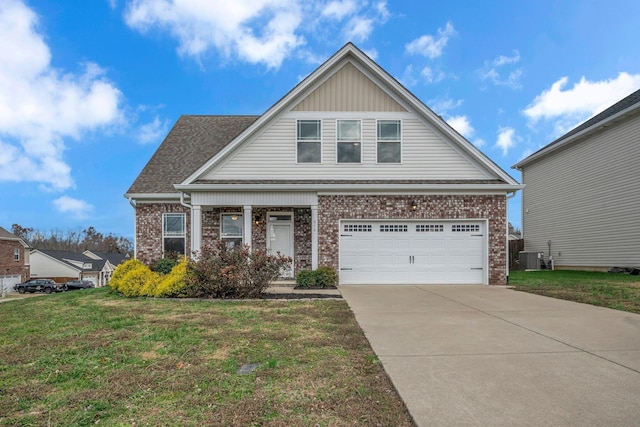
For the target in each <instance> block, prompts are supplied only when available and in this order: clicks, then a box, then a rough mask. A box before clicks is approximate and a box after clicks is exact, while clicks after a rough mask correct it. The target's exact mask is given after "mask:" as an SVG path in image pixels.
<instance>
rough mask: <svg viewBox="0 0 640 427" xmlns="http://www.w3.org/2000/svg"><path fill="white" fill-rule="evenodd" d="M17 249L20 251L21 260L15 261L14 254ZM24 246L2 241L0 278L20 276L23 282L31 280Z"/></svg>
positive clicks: (0, 245) (14, 242)
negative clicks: (25, 262)
mask: <svg viewBox="0 0 640 427" xmlns="http://www.w3.org/2000/svg"><path fill="white" fill-rule="evenodd" d="M15 249H19V250H20V260H19V261H14V259H13V252H14V250H15ZM25 250H27V251H28V249H25V247H24V246H22V244H21V243H20V242H18V241H15V240H0V276H5V275H8V276H14V275H18V274H19V275H20V279H21V281H23V282H26V281H27V280H29V278H30V276H29V267H28V266H26V265H24V257H25V255H24V252H25Z"/></svg>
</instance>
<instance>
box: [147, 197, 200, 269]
mask: <svg viewBox="0 0 640 427" xmlns="http://www.w3.org/2000/svg"><path fill="white" fill-rule="evenodd" d="M163 213H184V214H186V224H185V227H186V234H187V235H186V242H185V252H186V253H187V254H190V253H191V239H190V233H189V230H191V210H190V209H188V208H186V207H184V206H182V205H181V204H179V203H138V205H136V258H137V259H139V260H140V261H142V262H144V263H145V264H149V265H150V264H152V263H154V262H156V261H158V260H159V259H161V258H162V214H163Z"/></svg>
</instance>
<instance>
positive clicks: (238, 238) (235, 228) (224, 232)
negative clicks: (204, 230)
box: [220, 213, 244, 249]
mask: <svg viewBox="0 0 640 427" xmlns="http://www.w3.org/2000/svg"><path fill="white" fill-rule="evenodd" d="M243 224H244V221H243V220H242V214H239V213H223V214H222V215H220V238H221V239H222V240H223V241H224V242H225V243H226V244H227V247H229V248H232V249H233V248H235V247H236V246H237V247H241V246H242V230H243Z"/></svg>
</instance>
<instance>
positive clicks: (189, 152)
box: [127, 116, 259, 194]
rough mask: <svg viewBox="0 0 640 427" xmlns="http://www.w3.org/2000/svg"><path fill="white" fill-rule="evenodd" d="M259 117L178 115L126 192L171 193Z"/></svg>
mask: <svg viewBox="0 0 640 427" xmlns="http://www.w3.org/2000/svg"><path fill="white" fill-rule="evenodd" d="M258 117H259V116H181V117H180V118H179V119H178V121H177V122H176V124H175V125H174V126H173V128H172V129H171V131H170V132H169V134H168V135H167V137H166V138H165V139H164V141H163V142H162V144H160V147H158V149H157V150H156V152H155V153H154V155H153V156H152V157H151V159H150V160H149V162H148V163H147V165H146V166H145V167H144V169H142V172H140V175H138V177H137V178H136V180H135V181H134V182H133V184H132V185H131V188H129V191H127V193H129V194H132V193H175V192H176V190H175V189H174V188H173V184H179V183H180V182H182V181H184V180H185V179H186V178H187V177H188V176H189V175H191V174H192V173H193V172H195V171H196V170H197V169H198V168H199V167H200V166H202V165H203V164H205V163H206V162H207V161H208V160H209V159H210V158H211V157H213V156H215V155H216V154H217V153H218V152H219V151H220V150H222V149H223V148H224V147H225V146H226V145H227V144H229V143H230V142H231V141H232V140H233V139H234V138H235V137H236V136H238V135H239V134H240V133H241V132H242V131H243V130H245V129H246V128H247V127H249V125H251V124H252V123H253V122H255V121H256V120H257V119H258Z"/></svg>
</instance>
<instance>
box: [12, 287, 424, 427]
mask: <svg viewBox="0 0 640 427" xmlns="http://www.w3.org/2000/svg"><path fill="white" fill-rule="evenodd" d="M0 318H1V319H2V333H1V334H0V401H1V402H2V404H1V405H0V425H20V426H42V425H50V426H85V425H103V426H131V425H136V426H157V425H162V426H184V425H193V426H200V425H207V426H210V425H211V426H212V425H224V426H258V425H260V426H299V425H301V426H307V425H308V426H316V425H318V426H354V425H382V426H390V425H393V426H411V425H413V424H412V421H411V418H410V416H409V414H408V412H407V411H406V408H405V407H404V404H403V402H402V401H401V400H400V398H399V397H398V395H397V393H396V391H395V389H394V388H393V385H392V384H391V382H390V380H389V378H388V377H387V375H386V374H385V372H384V370H383V368H382V365H381V363H380V361H379V360H378V359H377V357H376V356H375V354H374V353H373V351H372V350H371V347H370V346H369V343H368V342H367V340H366V338H365V336H364V334H363V332H362V330H361V329H360V328H359V326H358V324H357V323H356V321H355V318H354V316H353V313H351V311H350V310H349V308H348V306H347V304H346V303H345V302H344V301H340V300H318V301H281V300H280V301H246V302H220V301H185V300H162V299H143V298H140V299H129V298H123V297H120V296H117V295H115V294H113V293H109V292H108V290H107V289H94V290H86V291H77V292H67V293H63V294H56V295H42V296H40V297H34V298H29V299H25V300H21V301H11V302H7V303H3V304H0ZM245 364H257V365H258V366H257V369H256V370H255V371H253V372H251V373H249V374H241V373H238V370H239V368H241V367H242V366H243V365H245Z"/></svg>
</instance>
